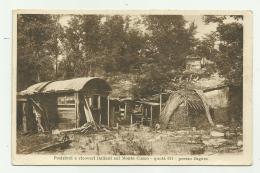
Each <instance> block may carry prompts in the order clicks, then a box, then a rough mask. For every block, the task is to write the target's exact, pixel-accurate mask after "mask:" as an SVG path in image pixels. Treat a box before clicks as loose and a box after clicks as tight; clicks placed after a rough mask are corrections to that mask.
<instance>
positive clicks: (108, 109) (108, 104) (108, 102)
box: [107, 96, 110, 127]
mask: <svg viewBox="0 0 260 173" xmlns="http://www.w3.org/2000/svg"><path fill="white" fill-rule="evenodd" d="M109 106H110V101H109V96H107V126H108V127H109V126H110V122H109V120H110V117H109V111H110V107H109Z"/></svg>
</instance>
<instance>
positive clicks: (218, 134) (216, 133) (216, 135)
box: [210, 131, 225, 137]
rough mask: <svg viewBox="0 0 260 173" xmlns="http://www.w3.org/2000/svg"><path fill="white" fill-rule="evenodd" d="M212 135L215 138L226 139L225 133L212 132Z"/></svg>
mask: <svg viewBox="0 0 260 173" xmlns="http://www.w3.org/2000/svg"><path fill="white" fill-rule="evenodd" d="M210 135H211V136H213V137H224V136H225V133H222V132H218V131H211V132H210Z"/></svg>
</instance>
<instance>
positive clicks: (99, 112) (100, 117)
mask: <svg viewBox="0 0 260 173" xmlns="http://www.w3.org/2000/svg"><path fill="white" fill-rule="evenodd" d="M100 106H101V105H100V95H99V96H98V114H99V125H101V119H102V116H101V111H100V110H101V109H100Z"/></svg>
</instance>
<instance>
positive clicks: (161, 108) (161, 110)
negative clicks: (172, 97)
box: [160, 94, 162, 114]
mask: <svg viewBox="0 0 260 173" xmlns="http://www.w3.org/2000/svg"><path fill="white" fill-rule="evenodd" d="M161 112H162V94H160V114H161Z"/></svg>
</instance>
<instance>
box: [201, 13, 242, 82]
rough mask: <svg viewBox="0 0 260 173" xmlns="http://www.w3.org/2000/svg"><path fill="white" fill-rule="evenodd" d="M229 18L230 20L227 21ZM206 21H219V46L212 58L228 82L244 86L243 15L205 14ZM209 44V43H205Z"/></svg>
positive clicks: (217, 31) (215, 35) (217, 35)
mask: <svg viewBox="0 0 260 173" xmlns="http://www.w3.org/2000/svg"><path fill="white" fill-rule="evenodd" d="M226 20H229V21H230V22H225V21H226ZM204 21H205V23H211V22H213V23H217V24H218V25H217V29H216V32H215V33H214V37H215V38H216V41H215V44H216V45H218V48H215V49H214V50H213V51H214V52H217V53H214V56H209V57H211V60H212V61H214V62H215V63H216V65H217V70H218V71H219V73H220V74H221V75H222V76H224V77H225V78H226V82H227V83H230V84H234V85H240V86H242V82H243V24H242V21H243V16H205V18H204ZM205 46H207V45H205Z"/></svg>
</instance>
